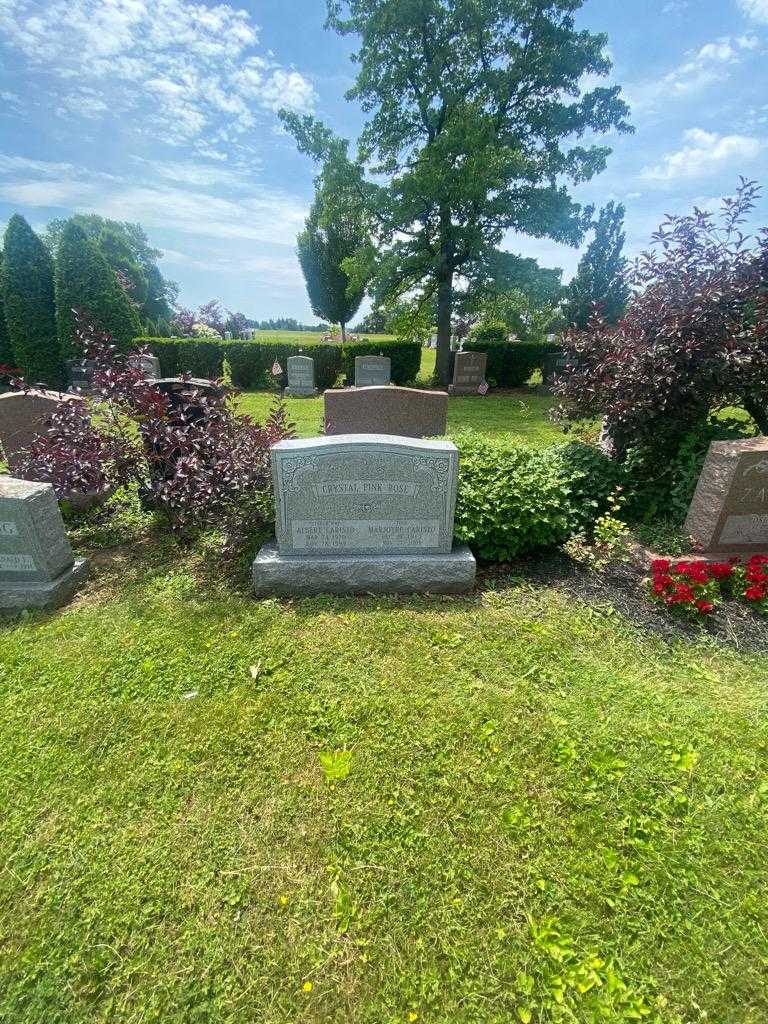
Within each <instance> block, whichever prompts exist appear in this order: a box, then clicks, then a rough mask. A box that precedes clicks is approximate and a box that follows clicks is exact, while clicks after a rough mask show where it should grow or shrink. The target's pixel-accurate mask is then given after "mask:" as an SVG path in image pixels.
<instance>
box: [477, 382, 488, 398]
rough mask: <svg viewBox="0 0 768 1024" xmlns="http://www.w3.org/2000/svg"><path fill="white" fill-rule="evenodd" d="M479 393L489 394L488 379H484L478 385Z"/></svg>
mask: <svg viewBox="0 0 768 1024" xmlns="http://www.w3.org/2000/svg"><path fill="white" fill-rule="evenodd" d="M477 393H478V394H479V395H487V394H488V381H487V380H484V381H483V383H482V384H478V385H477Z"/></svg>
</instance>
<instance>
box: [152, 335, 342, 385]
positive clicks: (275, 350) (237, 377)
mask: <svg viewBox="0 0 768 1024" xmlns="http://www.w3.org/2000/svg"><path fill="white" fill-rule="evenodd" d="M134 344H135V345H146V346H147V347H148V348H149V349H150V350H151V351H152V353H153V354H154V355H156V356H157V357H158V359H159V360H160V369H161V371H162V374H163V376H164V377H176V376H178V375H179V374H180V373H184V372H185V371H188V372H189V373H191V374H192V375H193V376H194V377H209V378H215V377H220V376H221V372H222V370H221V368H222V363H223V362H224V359H225V358H226V359H227V360H228V361H229V364H230V366H231V367H232V383H233V384H235V385H236V386H237V387H240V388H250V389H253V388H263V387H267V386H268V385H269V384H270V383H274V381H275V378H274V377H273V376H272V373H271V370H272V365H273V364H274V362H275V360H277V361H278V363H279V364H280V366H281V368H282V371H283V375H282V379H281V380H280V381H279V383H281V384H282V385H283V386H284V385H285V384H286V383H287V376H286V371H287V368H288V356H297V355H300V354H301V355H306V356H312V358H313V359H314V360H315V382H316V384H317V386H318V387H320V388H331V387H333V385H334V384H335V383H336V378H337V377H338V375H339V373H340V371H341V361H342V353H341V346H340V345H336V344H327V343H323V342H321V341H313V340H312V339H307V340H306V341H305V340H303V339H302V341H301V342H298V341H297V342H290V341H260V340H258V341H257V340H253V341H223V340H222V341H216V340H215V339H211V338H136V339H135V341H134Z"/></svg>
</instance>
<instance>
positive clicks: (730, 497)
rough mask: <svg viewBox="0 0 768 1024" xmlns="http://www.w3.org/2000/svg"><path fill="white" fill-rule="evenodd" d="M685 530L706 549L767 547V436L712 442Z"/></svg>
mask: <svg viewBox="0 0 768 1024" xmlns="http://www.w3.org/2000/svg"><path fill="white" fill-rule="evenodd" d="M684 529H685V532H686V533H687V534H689V536H690V537H692V538H693V540H694V542H695V543H696V545H697V547H699V548H701V550H702V551H704V552H706V553H717V552H722V553H733V554H740V553H743V554H749V553H753V554H754V553H758V552H768V437H754V438H748V439H745V440H743V441H713V442H712V444H710V446H709V451H708V452H707V458H706V460H705V462H704V467H703V469H702V471H701V476H700V477H699V482H698V484H697V485H696V491H695V493H694V495H693V501H692V502H691V507H690V508H689V510H688V515H687V517H686V520H685V526H684Z"/></svg>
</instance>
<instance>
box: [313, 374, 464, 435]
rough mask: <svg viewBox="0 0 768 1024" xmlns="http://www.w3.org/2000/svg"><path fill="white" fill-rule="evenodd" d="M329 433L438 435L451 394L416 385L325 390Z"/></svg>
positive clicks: (326, 431) (327, 432)
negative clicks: (415, 386)
mask: <svg viewBox="0 0 768 1024" xmlns="http://www.w3.org/2000/svg"><path fill="white" fill-rule="evenodd" d="M324 398H325V433H326V434H396V435H399V436H400V437H436V436H437V435H439V434H444V433H445V423H446V416H447V413H448V394H447V392H445V391H420V390H418V389H417V388H398V387H393V386H391V385H390V386H389V387H372V388H355V389H349V388H345V389H339V390H328V391H326V392H325V396H324Z"/></svg>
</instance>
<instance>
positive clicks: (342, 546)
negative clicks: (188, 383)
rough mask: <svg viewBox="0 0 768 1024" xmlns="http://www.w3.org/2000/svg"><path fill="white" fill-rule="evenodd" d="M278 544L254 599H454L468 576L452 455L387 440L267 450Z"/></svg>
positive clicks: (261, 562) (262, 558)
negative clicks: (459, 540) (458, 541)
mask: <svg viewBox="0 0 768 1024" xmlns="http://www.w3.org/2000/svg"><path fill="white" fill-rule="evenodd" d="M271 459H272V479H273V484H274V490H275V506H276V524H275V533H276V540H275V541H272V542H270V543H268V544H265V545H264V546H263V547H262V549H261V551H260V552H259V554H258V555H257V556H256V559H255V560H254V563H253V582H254V588H255V590H256V593H257V594H259V595H261V596H263V595H268V594H278V595H291V594H317V593H345V594H348V593H369V592H372V593H373V592H375V593H414V592H420V591H428V592H436V593H459V592H462V591H465V590H469V589H470V588H471V587H472V584H473V582H474V578H475V559H474V557H473V556H472V554H471V552H470V550H469V548H467V547H466V545H454V544H453V516H454V509H455V505H456V483H457V474H458V464H459V453H458V450H457V448H456V446H455V445H454V444H452V443H451V442H450V441H421V440H416V439H414V438H406V437H395V436H391V435H387V434H340V435H337V436H335V437H320V438H303V439H300V440H294V441H280V442H278V443H277V444H276V445H274V446H273V447H272V449H271Z"/></svg>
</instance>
